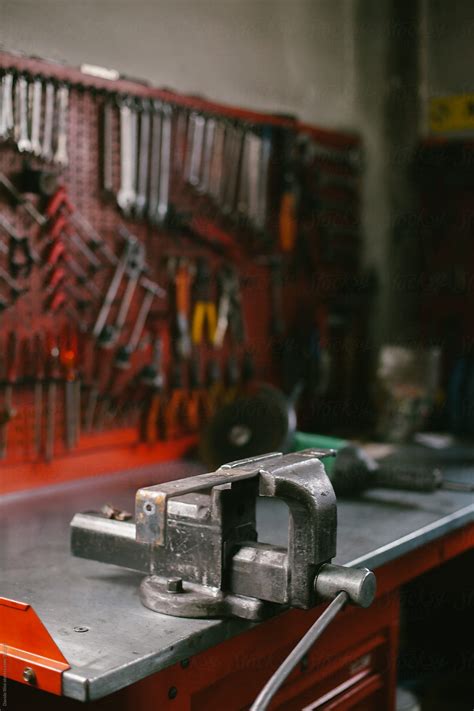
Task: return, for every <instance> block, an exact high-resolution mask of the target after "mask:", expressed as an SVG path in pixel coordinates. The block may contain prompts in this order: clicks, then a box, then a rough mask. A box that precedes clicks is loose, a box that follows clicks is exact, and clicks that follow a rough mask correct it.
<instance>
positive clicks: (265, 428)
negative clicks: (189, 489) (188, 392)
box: [200, 384, 296, 468]
mask: <svg viewBox="0 0 474 711" xmlns="http://www.w3.org/2000/svg"><path fill="white" fill-rule="evenodd" d="M295 428H296V414H295V411H294V407H293V404H292V403H291V402H290V401H289V400H288V398H287V397H286V396H285V395H284V393H282V392H281V391H280V390H278V389H277V388H275V387H273V386H272V385H267V384H264V385H260V386H259V387H258V389H256V391H255V392H254V393H253V394H246V395H244V396H240V397H238V398H237V399H236V400H234V401H233V402H231V403H228V404H227V405H224V406H223V407H221V408H220V409H219V410H217V412H216V413H215V414H214V416H213V417H212V418H211V420H210V421H209V422H208V424H207V426H206V427H205V429H204V431H203V433H202V435H201V440H200V456H201V459H202V460H203V462H204V463H205V464H206V465H207V466H209V467H212V468H217V467H219V466H221V464H226V463H227V462H232V461H235V460H237V459H246V458H247V457H253V456H256V455H258V454H266V453H267V452H284V451H286V450H287V449H288V447H289V446H290V444H291V441H292V436H293V433H294V431H295Z"/></svg>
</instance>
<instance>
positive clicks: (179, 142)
mask: <svg viewBox="0 0 474 711" xmlns="http://www.w3.org/2000/svg"><path fill="white" fill-rule="evenodd" d="M187 125H188V112H187V111H186V110H185V109H179V111H178V116H177V119H176V132H175V141H174V146H173V170H174V171H175V172H176V173H178V175H182V174H183V173H184V165H185V159H186V136H187Z"/></svg>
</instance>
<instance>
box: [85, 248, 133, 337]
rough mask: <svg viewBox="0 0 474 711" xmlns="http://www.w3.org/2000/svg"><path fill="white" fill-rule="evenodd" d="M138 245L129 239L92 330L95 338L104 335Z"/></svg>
mask: <svg viewBox="0 0 474 711" xmlns="http://www.w3.org/2000/svg"><path fill="white" fill-rule="evenodd" d="M136 244H137V241H136V239H135V238H132V237H129V238H127V240H126V243H125V247H124V250H123V253H122V256H121V257H120V259H119V261H118V263H117V266H116V267H115V271H114V274H113V276H112V279H111V282H110V284H109V288H108V289H107V292H106V294H105V297H104V300H103V302H102V305H101V307H100V309H99V313H98V315H97V319H96V322H95V324H94V328H93V329H92V334H93V336H94V337H95V338H98V337H99V336H100V334H101V333H102V330H103V328H104V326H105V323H106V321H107V317H108V315H109V312H110V309H111V308H112V304H113V303H114V300H115V297H116V296H117V292H118V290H119V287H120V284H121V281H122V277H123V275H124V274H125V270H126V269H127V265H128V262H129V259H130V256H131V253H132V250H133V249H134V248H136Z"/></svg>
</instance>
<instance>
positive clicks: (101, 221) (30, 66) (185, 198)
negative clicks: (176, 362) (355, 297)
mask: <svg viewBox="0 0 474 711" xmlns="http://www.w3.org/2000/svg"><path fill="white" fill-rule="evenodd" d="M11 68H13V69H14V70H15V71H16V72H26V73H28V75H29V76H30V77H34V76H37V75H40V76H42V77H45V78H52V79H53V80H54V81H55V82H58V83H60V82H67V84H68V86H69V118H68V123H69V125H68V136H69V140H68V154H69V162H68V166H67V167H66V168H65V169H64V170H63V171H62V173H61V175H60V182H61V184H62V185H64V186H65V188H66V190H67V193H68V196H69V198H70V200H71V202H72V203H73V205H74V206H75V208H76V209H77V211H79V213H80V214H81V215H82V216H83V217H84V218H85V219H86V220H87V221H88V222H89V223H90V224H91V225H92V226H93V228H94V230H96V231H97V233H98V234H99V235H100V237H101V238H102V239H103V240H104V241H105V242H106V244H107V245H108V247H109V248H110V249H111V250H112V251H113V252H114V253H119V252H120V245H121V243H122V238H121V237H119V235H118V229H117V228H118V227H119V226H120V225H123V226H125V227H126V229H127V230H128V231H129V232H131V233H133V235H134V236H135V237H137V239H138V240H139V242H140V243H142V244H143V245H145V247H146V255H147V264H148V267H149V272H148V275H147V276H149V278H151V279H153V280H154V281H157V282H158V283H159V284H160V285H161V286H163V287H164V288H165V290H166V292H167V296H166V297H165V298H163V299H156V300H155V303H154V306H153V309H152V312H151V314H150V317H149V319H148V322H147V333H148V336H149V338H148V339H147V338H144V339H143V342H142V343H141V346H140V348H139V349H138V350H137V351H136V353H135V354H134V356H133V362H132V367H131V369H130V370H129V372H128V377H129V381H130V382H131V383H132V388H131V390H129V393H130V396H132V395H133V392H132V391H133V377H132V376H133V374H134V373H137V372H139V371H140V369H141V368H143V367H144V366H145V365H146V363H147V362H148V361H149V359H150V338H151V336H152V334H153V333H156V332H159V333H160V334H162V336H163V344H164V370H165V372H166V374H167V376H168V380H169V376H170V369H171V367H172V365H173V363H172V360H173V357H172V348H171V346H170V339H171V335H170V325H171V323H172V321H173V318H174V317H173V297H172V294H173V289H172V280H171V279H170V275H169V273H168V271H167V262H166V260H167V259H168V258H169V257H185V258H187V259H189V260H192V261H195V260H196V259H198V258H199V257H204V258H205V259H206V260H208V262H209V264H210V266H211V271H212V273H213V284H212V297H213V299H214V301H215V300H216V299H217V296H218V293H217V284H216V279H215V276H216V274H217V271H218V269H220V268H221V267H222V265H224V264H225V263H229V262H231V263H233V264H235V266H236V267H237V268H238V270H239V273H240V276H241V289H242V297H243V298H242V301H243V311H244V321H245V326H246V336H245V341H244V343H242V344H236V343H233V342H232V341H230V340H229V339H227V340H226V343H225V346H224V347H223V348H222V349H220V350H219V351H216V350H215V349H214V348H213V347H212V345H210V344H209V343H203V344H202V345H201V346H199V347H198V351H199V361H200V364H201V370H202V375H203V377H204V369H205V365H206V362H207V361H208V360H209V359H210V358H213V359H215V360H217V361H218V363H219V364H220V367H221V371H222V372H223V373H225V368H226V364H227V361H228V358H229V355H230V354H232V355H233V356H236V357H237V358H238V360H239V361H241V360H242V358H243V355H244V353H245V352H247V351H250V352H251V353H252V355H253V357H254V360H255V367H256V372H257V374H258V376H259V377H260V378H261V379H264V380H273V381H277V380H278V379H279V378H280V373H279V366H280V364H279V361H278V358H277V357H276V356H275V353H276V349H275V338H274V335H275V334H274V331H273V327H272V318H271V311H272V305H271V277H270V270H269V268H268V265H267V264H266V263H265V259H263V260H262V259H261V256H262V255H263V256H264V257H268V256H269V255H270V254H272V253H275V252H276V253H278V251H279V249H278V242H277V239H276V232H277V225H278V211H279V199H280V194H281V186H280V184H279V173H280V172H281V165H280V164H279V155H278V153H275V154H274V155H273V158H272V162H271V175H270V197H271V205H270V209H269V218H268V231H269V232H270V234H271V235H273V237H272V242H271V243H270V244H269V243H261V244H259V238H258V235H257V236H256V235H255V234H252V231H250V232H249V230H248V229H247V228H244V227H242V225H238V224H236V223H235V222H233V221H232V220H229V219H227V218H225V217H224V218H223V217H222V215H220V214H219V213H218V211H216V208H215V205H213V204H212V202H211V201H210V200H208V199H207V198H205V197H203V196H202V195H199V194H198V193H197V192H196V191H194V190H193V189H192V188H190V186H188V185H186V184H185V183H184V181H183V179H182V175H181V174H180V172H179V171H177V170H175V171H174V172H173V175H172V180H171V188H170V193H171V202H172V203H173V205H175V206H177V207H178V208H179V209H180V210H182V211H184V212H187V213H189V214H190V215H191V217H192V226H193V227H194V231H195V232H197V233H200V234H201V236H202V237H203V238H204V239H203V240H202V241H201V240H198V239H196V238H195V237H194V238H193V237H192V236H190V234H189V231H186V230H182V231H180V230H179V229H178V230H177V229H173V230H172V231H170V230H169V229H168V228H158V227H156V226H151V225H150V224H148V223H147V222H145V221H143V220H135V219H125V218H124V217H123V216H122V215H121V214H120V211H119V210H118V208H117V205H116V203H115V200H114V199H113V198H112V199H111V198H110V196H106V195H104V194H103V192H102V190H101V171H100V152H101V120H102V111H103V106H104V103H105V102H106V101H110V100H111V99H114V97H116V96H118V95H121V96H123V95H127V96H131V97H136V98H140V97H141V98H147V99H156V100H160V101H165V102H168V103H170V104H171V105H172V106H173V107H174V109H175V112H174V119H173V120H174V122H176V120H177V116H178V111H177V107H181V110H182V109H183V108H188V109H193V110H199V111H205V112H208V113H209V114H212V115H216V116H221V117H225V118H227V119H231V120H239V121H243V122H245V124H246V125H250V124H251V125H256V126H259V125H265V126H271V127H272V130H274V131H277V132H278V131H282V130H284V131H290V132H292V133H294V134H295V135H298V134H301V135H302V136H307V137H309V138H310V139H311V140H312V141H317V142H318V143H320V144H321V145H326V146H327V147H329V148H336V149H341V150H346V149H347V150H352V149H353V148H354V147H356V148H357V147H358V146H359V142H358V139H357V137H356V136H352V135H344V134H339V133H337V132H331V131H324V130H322V129H317V128H315V127H310V126H307V125H302V124H298V122H297V121H296V120H295V119H293V118H288V117H280V116H274V115H270V114H264V113H257V112H252V111H247V110H244V109H240V108H235V107H227V106H223V105H218V104H216V103H214V102H209V101H206V100H203V99H199V98H195V97H186V96H182V95H178V94H175V93H173V92H170V91H168V90H159V89H155V88H152V87H149V86H146V85H144V84H141V83H139V82H134V81H133V82H132V81H129V80H124V79H120V80H118V81H115V82H111V81H107V80H103V79H98V78H96V77H90V76H88V75H85V74H83V73H82V72H80V71H79V70H76V69H72V68H67V67H64V66H61V65H55V64H51V63H48V62H44V61H42V60H38V59H32V58H27V57H20V56H14V55H11V54H7V53H0V71H3V70H6V69H11ZM112 126H113V139H112V144H113V148H114V151H113V155H114V163H113V181H114V188H115V189H118V182H119V170H120V165H119V150H118V149H119V141H120V135H119V122H118V108H117V109H115V110H114V115H113V124H112ZM175 133H176V131H175ZM176 149H177V146H176V145H175V146H174V150H175V151H176ZM0 151H1V158H0V171H1V172H3V173H4V174H6V175H7V176H8V177H9V178H10V179H11V180H15V176H17V175H18V174H19V172H20V170H21V166H22V162H23V160H24V156H22V155H21V154H19V153H18V151H17V149H16V147H15V145H14V144H13V143H12V142H11V141H9V142H5V143H2V144H1V145H0ZM28 160H29V163H30V165H31V167H32V168H33V169H40V168H42V167H44V163H43V162H42V161H40V160H39V159H37V158H34V157H31V156H28ZM321 165H322V168H323V169H324V160H323V162H322V164H321V161H319V164H318V161H316V164H314V165H312V166H309V167H308V166H307V167H306V172H307V173H311V172H312V173H314V171H320V170H321ZM331 170H334V171H335V173H336V175H337V174H338V172H340V168H338V166H336V167H335V168H334V167H331V166H329V172H331ZM344 171H345V169H344V168H343V170H342V173H343V174H344ZM305 180H306V182H307V183H310V181H309V180H307V179H305ZM356 184H357V177H356ZM310 190H312V191H313V193H314V192H317V191H318V187H317V186H316V185H314V186H312V187H311V188H310ZM29 197H31V196H29ZM336 197H337V195H336ZM0 199H1V210H2V214H3V215H4V216H5V217H6V218H7V219H8V221H9V222H10V223H11V224H12V225H13V226H14V227H15V228H16V230H17V231H18V232H19V233H20V234H28V235H29V236H30V240H31V243H32V245H33V246H34V247H35V249H38V251H41V248H42V245H43V244H44V240H45V239H46V238H45V232H44V230H41V229H40V228H39V227H38V226H37V225H35V224H34V222H32V221H31V219H29V218H28V217H27V216H25V214H24V212H23V211H21V210H20V209H18V207H15V206H13V205H12V204H11V203H9V202H8V200H6V199H5V193H4V191H2V194H1V198H0ZM354 199H355V200H356V202H357V201H358V192H356V193H355V198H354ZM31 200H32V201H33V202H34V203H35V204H36V205H37V207H38V209H39V210H40V211H42V210H44V206H45V200H44V199H39V198H37V197H35V196H33V197H31ZM357 208H358V204H357ZM318 214H319V213H318V211H317V208H316V207H312V208H311V209H310V210H309V212H308V211H307V212H306V214H305V213H304V211H303V213H302V227H301V231H302V233H303V235H304V239H305V240H306V241H307V242H308V244H309V245H310V250H309V253H310V257H311V263H310V264H309V267H310V270H311V268H313V269H314V268H317V269H318V280H316V279H315V276H314V274H308V272H307V270H305V269H301V267H300V268H297V269H296V270H294V269H293V270H292V269H291V261H292V259H293V257H292V256H291V255H290V256H289V257H287V255H283V264H284V265H285V269H286V266H288V265H290V268H289V270H288V273H287V276H286V277H285V280H284V289H283V293H284V298H283V316H284V322H285V323H290V324H291V323H293V322H294V321H295V320H296V319H297V317H298V314H299V313H301V311H307V312H308V313H310V314H311V313H313V314H314V313H316V311H317V308H318V304H322V305H323V306H327V305H328V304H329V303H331V302H333V301H334V299H335V298H336V297H337V294H338V292H339V291H340V290H341V289H340V285H341V283H342V282H341V280H343V279H344V278H345V275H347V265H345V264H342V266H341V264H340V263H337V264H325V261H324V258H323V257H322V256H321V253H320V250H319V247H318V229H319V224H318V219H320V218H318ZM342 226H343V227H344V225H342ZM355 227H357V228H358V224H357V225H355ZM210 241H211V242H212V244H211V246H209V242H210ZM216 245H217V246H216ZM353 251H354V253H355V254H356V255H357V253H358V251H359V250H358V243H355V244H354V245H353ZM259 254H260V256H258V255H259ZM2 259H3V258H2ZM353 266H354V262H353V261H351V264H350V267H349V269H353ZM112 273H113V268H112V267H110V266H108V267H104V268H103V269H101V270H100V271H99V272H98V273H97V274H95V276H94V277H93V279H92V281H93V283H94V284H95V286H96V288H97V290H98V291H99V292H100V293H101V294H103V293H105V291H106V289H107V286H108V284H109V282H110V279H111V276H112ZM323 277H324V278H323ZM44 280H45V274H44V268H43V267H42V266H41V265H40V266H35V267H34V268H33V271H32V274H31V277H30V278H29V279H28V280H26V279H25V286H26V285H27V286H28V287H29V291H28V292H27V293H25V294H24V295H23V296H21V297H20V298H19V299H18V300H17V302H16V304H15V305H14V307H12V308H7V309H6V310H5V311H4V312H3V314H2V316H1V318H2V322H1V330H0V338H2V336H3V339H4V343H5V342H6V336H7V334H9V333H10V332H12V331H16V332H17V334H18V338H19V341H20V342H22V341H24V340H25V339H30V338H31V337H32V334H42V336H43V337H44V338H46V337H48V336H49V335H50V334H52V335H53V336H54V337H55V338H57V337H60V335H61V334H62V333H63V331H64V329H65V327H66V326H67V324H71V323H74V321H71V319H72V318H73V317H72V315H71V312H70V311H66V310H64V309H63V310H61V311H59V312H58V313H57V314H50V313H48V312H47V310H45V297H44ZM26 282H27V283H26ZM328 284H330V285H331V286H330V288H329V289H328V288H327V285H328ZM75 288H76V291H77V290H79V291H81V292H82V293H83V295H84V298H88V290H87V285H86V286H81V287H77V285H75ZM122 294H123V288H122V291H121V292H119V295H118V297H119V299H120V296H121V295H122ZM139 305H140V300H139V298H138V297H137V295H135V297H134V299H133V302H132V306H131V309H130V314H129V318H128V320H127V326H128V332H129V331H130V329H131V327H132V325H133V322H134V319H135V316H136V314H137V312H138V308H139ZM97 307H98V305H97V303H95V304H93V306H92V307H91V308H90V309H89V310H86V311H85V312H84V313H83V314H82V315H81V318H80V319H79V321H80V322H79V323H75V326H74V327H75V328H77V329H78V330H79V332H81V331H82V333H80V340H81V341H83V342H84V343H82V344H81V348H82V349H83V351H82V352H83V357H82V362H81V363H80V370H81V376H82V382H83V393H84V396H85V397H87V395H88V393H89V390H88V386H90V385H91V383H93V381H94V378H95V374H96V373H97V371H98V365H97V361H98V360H100V361H101V362H100V368H101V370H102V371H107V359H108V360H109V361H110V357H111V353H104V352H102V351H101V352H100V353H98V352H97V348H94V344H93V343H91V339H90V330H91V326H92V324H93V322H94V318H95V315H96V313H97ZM116 308H117V306H116V305H115V306H114V309H115V310H116ZM316 320H317V318H316ZM128 332H127V328H126V329H125V330H124V332H123V334H122V339H121V343H122V344H123V343H124V342H126V340H127V336H128ZM109 365H110V363H109ZM187 371H188V364H183V373H184V380H183V388H184V389H186V388H187ZM102 377H103V378H105V379H110V372H109V373H106V374H105V375H103V376H102ZM102 385H103V380H102ZM4 389H5V388H4ZM44 389H45V390H46V389H47V383H45V388H44ZM64 389H65V383H64V380H63V379H62V380H61V382H59V383H58V387H57V393H56V401H57V411H56V416H55V425H56V426H55V450H54V457H55V459H56V461H54V462H51V463H44V462H42V458H43V457H42V456H40V457H38V455H37V453H35V451H34V448H32V446H31V434H32V429H34V423H33V420H34V401H33V392H32V383H31V382H28V381H27V380H25V378H23V377H22V376H21V374H20V375H19V377H18V378H17V382H16V383H15V385H14V388H13V391H14V392H13V399H14V409H15V411H16V414H15V416H14V417H13V419H12V420H11V421H10V422H9V423H8V424H7V428H6V431H7V433H8V436H7V438H8V441H7V458H6V459H5V461H4V463H3V464H1V465H0V466H1V468H4V467H6V466H8V465H10V466H11V465H15V471H16V476H15V478H18V480H20V479H21V478H22V477H23V478H24V479H25V481H28V482H31V481H32V478H31V474H32V472H33V471H34V470H35V468H36V474H34V477H35V481H38V483H43V482H45V481H46V480H48V475H47V472H48V471H51V472H52V471H53V470H55V471H56V472H57V470H58V465H59V462H62V461H64V462H69V463H70V462H71V461H72V459H73V458H75V457H76V456H77V457H84V454H85V453H87V452H89V453H90V456H89V457H88V459H87V469H88V473H93V472H95V471H97V472H98V471H103V467H104V461H105V459H104V458H105V452H106V451H107V452H108V453H109V454H110V453H111V452H112V453H113V452H114V451H115V452H116V466H117V468H123V466H122V463H123V461H124V460H123V444H124V443H126V446H127V447H129V449H130V447H131V448H132V449H131V450H130V451H133V452H134V455H137V457H138V454H137V449H136V447H137V441H138V431H137V430H136V429H134V428H136V425H137V421H138V420H139V415H138V412H137V408H136V406H135V407H134V408H132V409H131V413H129V415H130V416H129V418H128V421H127V420H126V419H125V421H124V418H123V417H122V419H120V418H116V420H115V421H114V420H109V422H108V423H107V426H106V430H105V431H103V432H96V433H87V434H82V435H81V439H80V441H79V443H78V446H77V447H76V448H75V449H74V451H68V450H67V448H66V447H65V436H64V427H65V424H64V423H65V420H66V417H65V411H64V401H65V395H64ZM45 394H46V393H43V395H44V396H45ZM45 418H46V415H45V416H44V418H43V420H45ZM42 426H43V427H44V421H43V423H42ZM131 432H135V435H133V436H132V439H131V440H130V433H131ZM196 434H197V433H196V432H195V431H194V432H192V431H190V430H189V428H188V427H186V426H183V428H182V431H181V432H179V433H178V434H177V437H178V440H180V438H184V439H182V440H180V441H182V442H184V443H186V446H189V444H190V443H191V442H193V441H195V435H196ZM172 449H173V448H172V447H171V450H172ZM165 450H166V452H167V453H171V450H170V447H169V446H168V445H167V444H166V443H163V442H159V443H157V444H156V446H155V447H151V448H150V447H145V448H144V449H143V448H142V456H146V457H150V458H156V459H158V458H160V456H162V455H160V451H161V452H162V451H165ZM174 451H175V453H177V454H178V453H182V451H183V446H182V445H181V444H180V443H179V442H178V441H177V443H176V447H175V449H174ZM143 452H146V455H143ZM134 455H132V456H134ZM112 460H113V461H115V460H114V457H113V454H112ZM112 460H111V459H110V456H109V458H108V460H107V461H108V465H107V466H108V467H109V469H110V462H111V461H112ZM129 461H130V457H127V462H129ZM148 461H149V459H148ZM64 466H66V465H64ZM68 466H69V469H70V471H71V472H73V471H74V472H75V473H74V474H72V475H73V476H77V467H74V466H70V465H68ZM48 467H49V468H50V469H49V470H48ZM40 472H41V474H40ZM39 479H41V482H39ZM7 488H12V483H11V478H10V483H9V484H8V486H7Z"/></svg>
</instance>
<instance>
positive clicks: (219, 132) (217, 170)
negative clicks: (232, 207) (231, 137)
mask: <svg viewBox="0 0 474 711" xmlns="http://www.w3.org/2000/svg"><path fill="white" fill-rule="evenodd" d="M224 141H225V124H224V122H223V121H217V124H216V127H215V131H214V143H213V146H212V157H211V168H210V176H209V195H210V196H211V197H212V198H213V199H214V200H215V201H216V202H219V199H220V195H221V192H222V188H221V186H222V174H223V163H224Z"/></svg>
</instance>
